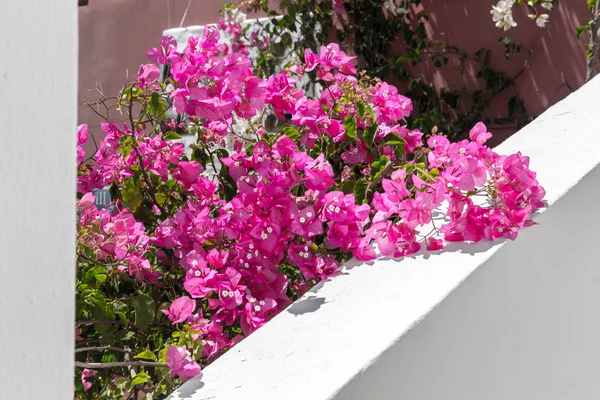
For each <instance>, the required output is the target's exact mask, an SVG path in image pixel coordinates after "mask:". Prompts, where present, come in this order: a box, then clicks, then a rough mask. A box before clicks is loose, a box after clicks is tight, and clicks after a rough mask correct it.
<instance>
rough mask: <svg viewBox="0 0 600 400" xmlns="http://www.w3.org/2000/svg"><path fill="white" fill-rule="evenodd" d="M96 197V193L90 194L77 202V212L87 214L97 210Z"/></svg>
mask: <svg viewBox="0 0 600 400" xmlns="http://www.w3.org/2000/svg"><path fill="white" fill-rule="evenodd" d="M95 201H96V197H95V196H94V193H92V192H88V193H86V194H84V195H83V197H82V198H81V199H80V200H79V201H78V202H77V212H78V213H81V214H83V213H86V212H87V211H89V210H91V209H93V208H95Z"/></svg>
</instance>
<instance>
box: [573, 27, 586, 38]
mask: <svg viewBox="0 0 600 400" xmlns="http://www.w3.org/2000/svg"><path fill="white" fill-rule="evenodd" d="M584 31H585V25H580V26H578V27H577V29H576V30H575V35H577V39H581V35H582V34H583V32H584Z"/></svg>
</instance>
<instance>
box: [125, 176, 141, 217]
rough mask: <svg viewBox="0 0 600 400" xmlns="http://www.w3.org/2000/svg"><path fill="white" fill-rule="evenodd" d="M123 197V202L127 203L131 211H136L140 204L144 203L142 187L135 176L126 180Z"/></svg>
mask: <svg viewBox="0 0 600 400" xmlns="http://www.w3.org/2000/svg"><path fill="white" fill-rule="evenodd" d="M121 197H122V198H123V203H125V205H126V206H127V208H129V209H130V210H131V212H135V210H137V208H138V207H139V206H140V204H142V200H144V195H143V194H142V189H141V188H140V187H139V186H138V185H137V183H136V181H135V180H134V179H133V178H129V179H127V180H126V181H125V184H124V185H123V189H121Z"/></svg>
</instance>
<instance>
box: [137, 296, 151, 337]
mask: <svg viewBox="0 0 600 400" xmlns="http://www.w3.org/2000/svg"><path fill="white" fill-rule="evenodd" d="M133 305H134V307H135V326H137V327H139V328H140V329H146V328H148V326H150V324H151V323H152V321H154V314H155V311H156V310H155V306H154V300H153V299H152V297H150V296H147V295H145V294H138V295H137V296H135V297H134V298H133Z"/></svg>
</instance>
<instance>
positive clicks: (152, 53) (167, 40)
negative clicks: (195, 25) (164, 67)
mask: <svg viewBox="0 0 600 400" xmlns="http://www.w3.org/2000/svg"><path fill="white" fill-rule="evenodd" d="M176 48H177V41H176V40H175V38H174V37H173V36H168V35H167V36H163V38H162V39H161V41H160V47H153V48H151V49H149V50H148V52H147V53H146V56H147V57H148V58H149V59H150V60H152V61H154V62H156V63H159V64H166V63H167V62H169V58H171V57H172V55H174V53H175V50H176Z"/></svg>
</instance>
